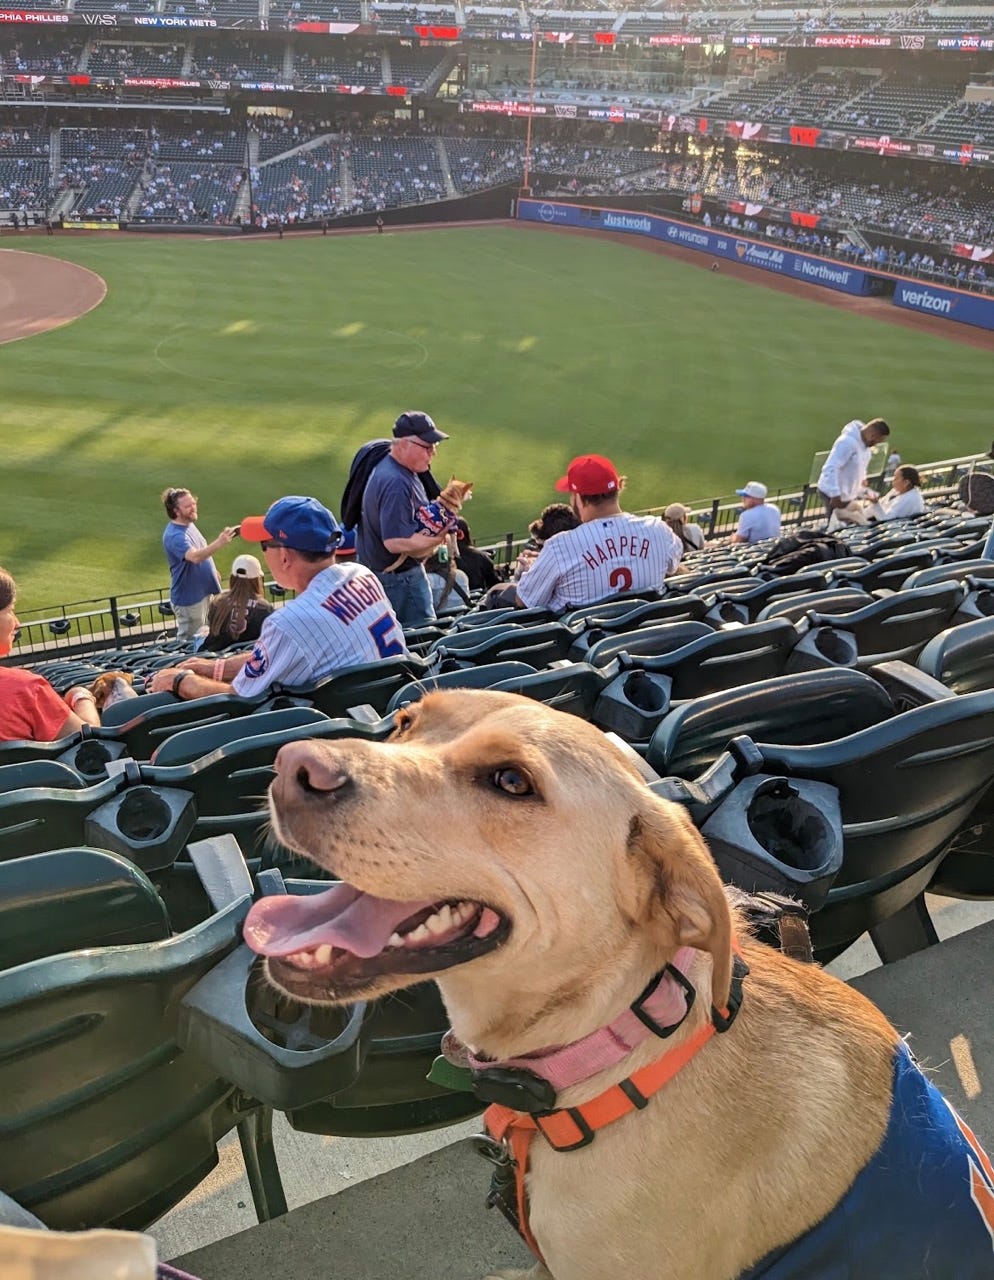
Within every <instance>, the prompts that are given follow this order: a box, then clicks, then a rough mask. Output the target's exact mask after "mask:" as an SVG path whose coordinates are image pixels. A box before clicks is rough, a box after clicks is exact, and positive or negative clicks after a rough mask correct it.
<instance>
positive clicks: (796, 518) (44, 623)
mask: <svg viewBox="0 0 994 1280" xmlns="http://www.w3.org/2000/svg"><path fill="white" fill-rule="evenodd" d="M877 457H878V459H879V464H878V465H879V466H880V468H881V469H880V471H878V472H877V474H875V475H870V476H868V477H867V479H868V481H869V483H870V484H872V485H874V486H875V487H878V488H879V487H881V486H882V483H883V471H882V467H883V460H884V459H885V457H886V450H881V451H880V452H879V453H878V454H877ZM917 470H918V472H919V474H920V475H921V478H922V491H923V492H924V493H925V494H926V496H927V497H928V498H929V499H931V500H932V501H933V502H941V501H942V500H943V499H948V500H950V501H952V500H954V499H955V498H956V497H957V495H958V492H959V483H960V480H961V479H962V478H963V476H965V475H969V474H970V473H972V472H974V471H978V470H979V471H987V472H994V461H992V459H991V456H990V454H986V453H977V454H969V455H967V456H965V457H962V458H946V459H944V460H942V461H940V462H931V463H927V464H925V465H924V466H919V467H918V468H917ZM767 500H768V501H769V502H772V503H774V504H775V505H776V506H778V507H779V508H780V513H781V517H782V524H783V528H784V529H788V530H789V529H793V528H799V527H801V526H803V525H812V524H817V523H819V522H821V521H823V520H824V518H825V510H824V506H823V503H822V500H821V497H820V496H819V494H818V490H817V488H816V486H815V484H814V483H808V484H805V485H804V486H803V487H802V488H800V489H797V488H794V489H789V488H785V489H776V490H770V492H769V494H768V498H767ZM687 505H688V506H689V507H690V510H691V514H692V518H693V520H694V521H695V523H697V524H699V525H700V527H701V528H702V529H703V531H704V535H705V537H706V538H707V539H709V540H711V539H721V538H725V537H730V536H731V534H733V533H734V532H735V526H736V524H737V523H738V518H739V515H740V514H741V511H742V505H741V502H740V500H739V498H738V497H737V496H736V495H735V494H731V495H726V496H723V497H717V498H710V499H706V500H704V501H699V502H692V503H688V504H687ZM664 509H665V508H663V507H649V508H646V509H645V510H644V511H643V512H642V513H641V514H644V515H661V514H662V512H663V510H664ZM526 541H527V538H526V537H525V536H523V535H520V534H517V533H506V534H505V535H504V536H503V537H502V538H500V539H490V540H489V541H482V542H480V543H478V544H477V545H478V546H479V549H480V550H482V551H487V552H490V554H491V555H492V556H493V558H494V562H495V563H496V564H497V566H498V568H499V569H502V570H507V569H510V566H511V565H512V564H513V563H514V561H515V559H516V557H517V555H518V552H519V551H520V549H521V547H522V546H523V545H524V543H525V542H526ZM266 593H267V595H268V596H269V598H270V600H272V602H273V604H275V605H276V606H277V607H278V606H279V605H281V604H283V603H284V602H285V601H286V600H287V599H290V598H291V597H292V595H293V593H292V592H289V591H286V590H285V589H284V588H283V587H280V586H278V585H277V584H276V583H275V582H270V583H267V584H266ZM18 619H19V622H20V629H19V630H18V632H17V636H16V639H15V648H14V652H13V653H12V654H11V656H10V657H9V658H7V659H6V660H4V661H3V662H0V665H10V666H19V665H24V664H26V663H30V662H40V661H42V660H44V659H50V658H57V657H65V658H73V657H77V656H78V655H80V654H84V653H93V652H96V651H106V650H114V649H122V650H124V649H131V648H139V647H141V646H143V645H148V644H153V643H155V642H156V641H163V640H171V639H172V638H173V637H174V634H175V622H174V618H173V607H172V605H171V604H170V603H169V588H168V587H162V586H160V587H156V588H153V589H152V590H149V591H132V592H127V593H123V594H121V595H114V596H106V597H97V598H94V599H92V600H77V601H74V602H72V603H68V604H61V605H59V606H58V607H57V608H55V609H52V608H47V609H28V610H24V611H22V612H20V613H19V614H18Z"/></svg>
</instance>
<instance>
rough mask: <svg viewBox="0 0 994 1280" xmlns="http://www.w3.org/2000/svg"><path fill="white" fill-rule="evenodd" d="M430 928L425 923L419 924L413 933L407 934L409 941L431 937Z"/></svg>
mask: <svg viewBox="0 0 994 1280" xmlns="http://www.w3.org/2000/svg"><path fill="white" fill-rule="evenodd" d="M430 937H431V932H430V930H429V929H428V928H427V927H426V926H425V925H423V924H419V925H418V927H417V928H416V929H415V930H414V932H413V933H409V934H408V935H407V939H406V941H407V942H423V941H424V940H425V938H430Z"/></svg>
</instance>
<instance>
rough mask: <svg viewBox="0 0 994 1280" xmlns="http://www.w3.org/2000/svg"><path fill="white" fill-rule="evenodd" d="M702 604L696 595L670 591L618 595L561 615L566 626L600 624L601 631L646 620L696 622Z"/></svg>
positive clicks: (588, 627)
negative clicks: (648, 596) (646, 596)
mask: <svg viewBox="0 0 994 1280" xmlns="http://www.w3.org/2000/svg"><path fill="white" fill-rule="evenodd" d="M705 608H706V605H705V604H704V601H703V599H702V598H701V597H700V596H695V595H683V594H682V593H674V594H673V595H668V596H659V597H657V598H656V599H652V600H646V599H636V598H635V597H633V596H618V597H617V598H616V599H614V600H602V601H601V602H600V603H599V604H585V605H582V606H581V607H580V608H578V609H571V610H570V611H569V613H565V614H563V617H562V622H563V623H564V624H565V625H566V626H567V627H575V626H576V625H577V624H578V623H581V624H582V625H583V626H584V627H585V628H586V629H588V630H589V629H590V628H592V627H600V628H601V629H602V630H603V631H628V630H631V629H632V628H634V627H641V626H642V625H643V624H645V623H646V622H681V621H683V620H684V619H686V620H688V621H696V620H697V619H698V618H702V617H703V616H704V610H705Z"/></svg>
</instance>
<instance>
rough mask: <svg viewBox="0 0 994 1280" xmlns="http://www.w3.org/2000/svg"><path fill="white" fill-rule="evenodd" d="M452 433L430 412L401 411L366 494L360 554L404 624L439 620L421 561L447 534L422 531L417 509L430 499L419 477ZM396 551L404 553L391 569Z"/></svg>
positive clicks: (360, 533)
mask: <svg viewBox="0 0 994 1280" xmlns="http://www.w3.org/2000/svg"><path fill="white" fill-rule="evenodd" d="M448 438H449V437H448V436H447V435H446V434H445V432H444V431H439V430H438V428H437V427H436V426H435V424H434V422H433V421H432V420H431V418H430V417H429V416H428V414H427V413H421V412H419V411H417V410H413V409H412V410H409V411H408V412H407V413H402V414H401V415H400V417H399V418H398V419H397V421H396V422H395V423H394V428H393V440H392V442H391V444H390V451H389V453H388V454H387V456H386V457H385V458H384V459H383V460H382V461H381V462H378V463H377V464H376V466H375V467H374V468H373V471H372V474H371V475H370V477H369V480H368V481H367V483H366V488H365V491H364V493H363V496H362V519H361V520H360V522H359V536H358V541H357V546H356V558H357V559H358V561H359V563H360V564H364V565H366V566H367V568H370V569H372V570H373V572H374V573H375V574H376V576H377V577H378V578H379V580H380V582H381V583H382V584H383V590H384V591H385V592H386V594H387V598H388V599H389V600H390V603H391V604H392V605H393V608H394V611H395V612H396V614H397V617H398V618H399V619H400V623H401V626H404V627H420V626H424V625H425V624H426V623H429V622H434V620H435V609H434V606H433V605H432V601H431V588H430V587H429V585H428V579H427V578H426V576H425V569H424V563H423V562H424V560H425V558H426V557H427V556H429V555H430V554H431V553H432V552H433V551H434V550H435V548H436V547H437V546H439V545H440V544H441V543H442V542H444V540H445V537H446V535H445V534H444V533H440V534H430V533H420V532H419V531H418V530H419V527H420V521H419V520H418V515H417V513H418V509H419V508H420V507H423V506H425V505H426V504H427V502H428V495H427V494H426V493H425V488H424V485H423V484H422V482H421V478H420V477H421V475H422V473H423V472H425V471H427V470H428V469H429V468H430V466H431V460H432V458H433V457H434V455H435V450H436V449H437V448H438V446H439V444H440V443H441V442H442V441H443V440H448ZM398 556H405V557H406V559H405V560H404V561H403V563H402V564H400V565H398V566H397V568H396V569H393V568H392V566H393V564H394V562H395V561H396V559H397V557H398Z"/></svg>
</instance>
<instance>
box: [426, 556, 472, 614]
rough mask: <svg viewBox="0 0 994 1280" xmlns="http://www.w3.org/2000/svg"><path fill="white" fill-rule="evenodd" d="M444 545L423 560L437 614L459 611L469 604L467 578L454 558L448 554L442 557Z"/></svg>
mask: <svg viewBox="0 0 994 1280" xmlns="http://www.w3.org/2000/svg"><path fill="white" fill-rule="evenodd" d="M445 550H446V549H445V547H439V549H438V550H437V551H435V552H433V553H432V555H430V556H429V557H428V559H427V560H426V561H425V572H426V573H427V575H428V585H429V586H430V587H431V601H432V604H433V605H434V606H435V612H436V613H437V614H442V613H461V612H462V611H463V610H464V609H466V608H467V607H468V606H469V603H470V600H469V578H468V577H467V576H466V573H465V571H464V570H463V569H460V568H459V567H458V562H457V561H456V560H453V559H450V558H449V556H448V555H445V556H444V558H443V554H442V553H443V552H444V551H445Z"/></svg>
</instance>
